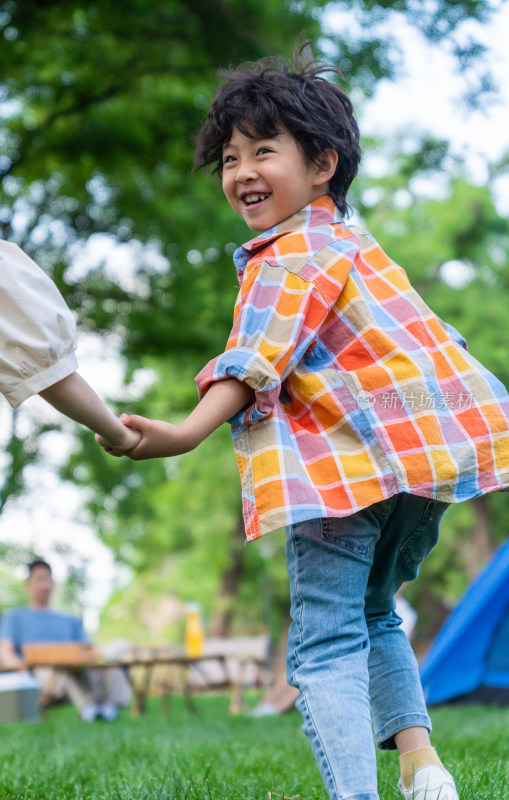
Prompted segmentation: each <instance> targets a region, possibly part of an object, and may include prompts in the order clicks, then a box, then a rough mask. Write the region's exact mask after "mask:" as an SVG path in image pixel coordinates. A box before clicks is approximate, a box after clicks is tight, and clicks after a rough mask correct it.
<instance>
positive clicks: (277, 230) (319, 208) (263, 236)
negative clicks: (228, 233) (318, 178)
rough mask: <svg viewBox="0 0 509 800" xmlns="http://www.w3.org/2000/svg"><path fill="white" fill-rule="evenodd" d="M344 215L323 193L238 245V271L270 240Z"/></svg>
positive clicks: (324, 223) (340, 218) (236, 265)
mask: <svg viewBox="0 0 509 800" xmlns="http://www.w3.org/2000/svg"><path fill="white" fill-rule="evenodd" d="M342 221H343V217H342V216H341V213H340V211H339V209H338V208H337V207H336V206H335V205H334V200H333V199H332V197H329V195H323V197H319V198H318V200H313V202H312V203H310V204H309V205H308V206H305V208H302V209H301V210H300V211H297V213H296V214H292V216H291V217H288V219H285V220H283V222H280V223H279V224H278V225H274V227H273V228H269V230H267V231H264V233H260V234H259V235H258V236H256V237H255V238H254V239H250V240H249V242H246V243H245V244H242V245H241V246H240V247H237V249H236V250H235V252H234V254H233V263H234V264H235V267H236V269H237V273H238V274H239V276H240V274H242V272H243V271H244V269H245V267H246V264H247V262H248V261H249V259H250V258H252V256H253V255H254V254H255V253H256V252H257V251H258V250H262V249H263V248H265V247H267V245H268V244H270V242H273V241H275V240H276V239H279V237H280V236H283V235H284V234H285V233H290V232H292V233H294V232H295V231H300V230H308V229H309V228H317V227H319V226H320V225H332V224H333V223H335V222H342Z"/></svg>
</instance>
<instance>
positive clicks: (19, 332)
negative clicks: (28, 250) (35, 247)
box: [0, 241, 78, 407]
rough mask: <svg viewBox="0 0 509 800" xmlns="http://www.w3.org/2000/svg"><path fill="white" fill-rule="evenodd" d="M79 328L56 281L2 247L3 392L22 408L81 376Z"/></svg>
mask: <svg viewBox="0 0 509 800" xmlns="http://www.w3.org/2000/svg"><path fill="white" fill-rule="evenodd" d="M75 349H76V325H75V322H74V319H73V316H72V314H71V312H70V310H69V308H68V307H67V305H66V303H65V301H64V299H63V297H62V295H61V294H60V292H59V291H58V289H57V287H56V286H55V284H54V283H53V281H52V280H51V279H50V278H49V277H48V276H47V275H46V273H45V272H43V270H42V269H40V267H38V266H37V264H35V263H34V262H33V261H32V259H30V258H29V257H28V256H27V255H26V254H25V253H23V251H22V250H20V248H19V247H17V246H16V245H14V244H11V243H9V242H4V241H0V392H1V393H2V394H3V395H4V396H5V397H6V398H7V400H8V401H9V403H10V404H11V406H13V407H16V406H18V405H19V404H20V403H22V402H23V400H26V398H27V397H30V396H31V395H33V394H37V393H38V392H41V391H42V390H43V389H47V388H48V386H51V385H52V384H53V383H56V382H57V381H59V380H62V379H63V378H66V377H67V376H68V375H70V374H71V373H73V372H75V370H76V369H77V366H78V362H77V359H76V355H75V352H74V351H75Z"/></svg>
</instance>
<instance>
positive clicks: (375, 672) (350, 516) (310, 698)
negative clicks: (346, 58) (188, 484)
mask: <svg viewBox="0 0 509 800" xmlns="http://www.w3.org/2000/svg"><path fill="white" fill-rule="evenodd" d="M197 161H198V164H199V165H201V166H209V165H214V167H215V170H216V171H217V172H218V173H219V174H220V175H221V177H222V184H223V191H224V193H225V196H226V198H227V200H228V202H229V203H230V205H231V206H232V208H233V210H234V211H235V212H236V213H237V214H239V215H240V216H241V217H242V218H243V219H244V220H245V222H246V223H247V224H248V226H249V227H250V228H252V229H253V230H254V231H257V232H258V233H259V235H258V236H257V237H256V238H254V239H252V240H251V241H249V242H247V243H246V244H245V245H243V246H242V247H240V248H238V250H237V251H236V253H235V255H234V261H235V266H236V268H237V274H238V277H239V283H240V291H239V296H238V299H237V303H236V306H235V311H234V322H233V328H232V332H231V334H230V337H229V340H228V343H227V346H226V349H225V352H224V353H223V354H221V355H220V356H218V357H217V358H215V359H214V360H213V361H211V362H210V363H209V364H207V365H206V366H205V368H204V369H203V370H202V371H201V372H200V374H199V375H198V376H197V378H196V382H197V385H198V387H199V390H200V393H201V395H202V399H201V400H200V402H199V403H198V405H197V407H196V408H195V409H194V411H193V412H192V413H191V414H190V415H189V416H188V417H187V419H185V420H184V421H183V422H182V423H180V424H178V425H171V424H170V423H167V422H163V421H157V420H147V419H145V418H143V417H139V416H137V415H133V416H130V417H124V418H123V422H124V424H125V425H127V426H129V427H132V428H135V429H137V430H139V431H141V435H142V438H141V440H140V443H139V444H138V445H137V446H136V447H135V448H134V449H133V450H132V451H131V452H130V453H129V455H130V456H131V457H132V458H134V459H143V458H152V457H154V456H171V455H176V454H179V453H184V452H187V451H189V450H191V449H193V448H194V447H196V446H197V445H198V444H199V443H200V442H201V441H202V440H203V439H204V438H205V437H206V436H208V435H209V434H210V433H211V432H212V431H213V430H215V429H216V428H217V427H218V426H219V425H220V424H222V423H223V422H225V421H226V420H228V421H229V422H230V423H231V426H232V437H233V443H234V448H235V454H236V458H237V463H238V466H239V471H240V475H241V480H242V498H243V512H244V520H245V526H246V534H247V538H248V539H249V540H253V539H257V538H258V537H260V536H261V535H263V534H265V533H267V532H269V531H273V530H276V529H278V528H282V527H284V528H286V536H287V550H286V553H287V564H288V572H289V577H290V593H291V603H292V607H291V614H292V620H293V621H292V625H291V628H290V634H289V642H288V659H287V662H288V681H289V683H290V684H292V685H293V686H295V687H297V688H298V689H299V691H300V696H299V700H298V702H297V707H298V708H299V711H300V713H301V714H302V717H303V720H304V722H303V729H304V731H305V732H306V734H307V735H308V737H309V740H310V743H311V746H312V749H313V753H314V755H315V758H316V761H317V764H318V767H319V769H320V772H321V774H322V777H323V780H324V783H325V786H326V788H327V791H328V793H329V796H330V797H331V800H343V799H344V798H348V800H378V798H379V795H378V790H377V777H376V758H375V750H374V744H373V736H372V725H373V728H374V734H375V740H376V743H377V745H378V746H379V747H380V748H383V749H395V748H397V749H398V750H399V752H400V762H401V778H400V781H399V788H400V790H401V792H402V794H403V796H404V797H405V798H406V799H407V800H410V798H413V800H458V794H457V792H456V788H455V785H454V781H453V779H452V777H451V775H450V774H449V773H448V772H447V771H446V770H445V769H444V768H443V766H442V764H441V762H440V760H439V758H438V756H437V754H436V752H435V750H434V749H433V748H432V747H431V745H430V739H429V732H430V730H431V722H430V719H429V716H428V713H427V710H426V705H425V702H424V698H423V694H422V689H421V685H420V681H419V674H418V669H417V664H416V661H415V657H414V655H413V652H412V649H411V647H410V645H409V643H408V640H407V638H406V636H405V634H404V633H403V632H402V630H401V628H400V623H401V619H400V618H399V617H398V616H397V615H396V613H395V600H394V596H395V593H396V591H397V590H398V588H399V587H400V586H401V584H402V583H403V582H404V581H407V580H411V579H412V578H415V577H416V575H417V573H418V570H419V565H420V563H421V562H422V560H423V559H424V558H425V557H426V555H427V554H428V553H429V551H430V550H431V548H432V547H433V546H434V545H435V543H436V541H437V539H438V528H439V523H440V519H441V517H442V515H443V513H444V511H445V509H446V508H447V505H448V504H449V503H451V502H459V501H461V500H466V499H469V498H471V497H475V496H479V495H480V494H483V493H485V492H491V491H496V490H500V489H504V488H507V486H508V484H509V433H508V428H509V424H508V423H509V397H508V396H507V393H506V391H505V389H504V387H503V386H502V385H501V384H500V382H499V381H497V379H496V378H494V376H492V375H491V374H490V373H489V372H488V371H487V370H485V369H484V368H483V367H482V366H481V365H480V364H479V363H478V362H477V361H476V360H475V359H474V358H473V357H472V356H470V355H469V354H468V352H467V351H466V350H465V348H464V342H463V340H462V339H461V337H460V336H459V334H458V333H457V332H456V331H455V330H454V329H453V328H451V327H449V326H447V325H445V324H444V323H442V322H441V321H440V320H438V319H437V317H436V316H435V315H434V314H433V312H432V311H431V310H430V309H429V308H428V307H427V306H426V305H425V303H424V302H423V300H422V299H421V298H420V297H419V295H418V294H417V293H416V292H415V290H414V289H413V288H412V286H411V285H410V283H409V282H408V279H407V276H406V274H405V272H404V271H403V269H401V267H399V266H398V265H396V264H395V263H394V262H392V261H391V259H390V258H389V257H388V256H387V255H386V254H385V253H384V252H383V251H382V249H381V248H380V247H379V245H378V244H377V243H376V242H375V241H374V240H373V238H372V237H371V236H370V235H369V234H367V233H365V232H363V231H359V230H357V229H355V228H353V227H349V226H347V225H346V224H345V222H344V216H345V214H346V212H347V204H346V193H347V191H348V188H349V186H350V184H351V182H352V180H353V178H354V177H355V175H356V172H357V168H358V164H359V161H360V147H359V132H358V128H357V123H356V120H355V116H354V113H353V109H352V106H351V103H350V101H349V99H348V97H347V96H346V95H345V93H344V92H343V91H342V90H341V89H339V88H338V87H337V86H335V85H333V84H332V83H330V82H328V81H327V80H325V79H324V78H323V77H322V76H321V74H320V70H318V69H317V68H316V67H315V66H314V65H313V64H310V65H308V66H302V65H300V66H298V67H297V70H296V71H295V72H291V71H290V69H289V68H288V67H287V66H286V65H284V64H282V63H280V62H273V61H271V62H263V61H262V62H258V63H256V64H253V65H245V66H244V67H241V68H239V69H238V70H236V71H234V72H232V73H229V74H228V77H227V80H226V82H225V83H224V84H223V86H222V87H221V88H220V89H219V91H218V93H217V95H216V99H215V101H214V103H213V105H212V107H211V109H210V112H209V116H208V119H207V122H206V123H205V126H204V128H203V129H202V131H201V134H200V137H199V139H198V145H197ZM101 443H102V444H103V446H105V447H106V449H108V450H109V452H112V453H113V454H114V455H116V454H117V453H116V451H115V450H114V449H112V448H108V446H107V445H106V443H104V442H101ZM288 768H289V774H291V772H292V765H288Z"/></svg>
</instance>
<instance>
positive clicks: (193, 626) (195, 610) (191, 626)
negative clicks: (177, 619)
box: [185, 603, 205, 658]
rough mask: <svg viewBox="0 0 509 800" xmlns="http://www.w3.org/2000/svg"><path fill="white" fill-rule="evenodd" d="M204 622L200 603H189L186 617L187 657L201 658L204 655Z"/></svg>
mask: <svg viewBox="0 0 509 800" xmlns="http://www.w3.org/2000/svg"><path fill="white" fill-rule="evenodd" d="M204 638H205V637H204V632H203V621H202V618H201V606H200V604H199V603H189V605H188V606H187V616H186V643H185V649H186V656H187V657H188V658H200V656H202V655H203V641H204Z"/></svg>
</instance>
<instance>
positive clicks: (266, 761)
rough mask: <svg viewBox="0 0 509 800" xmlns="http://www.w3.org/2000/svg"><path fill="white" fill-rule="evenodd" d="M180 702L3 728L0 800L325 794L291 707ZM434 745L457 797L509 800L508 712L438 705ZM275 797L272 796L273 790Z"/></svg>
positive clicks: (66, 711) (52, 714) (393, 760)
mask: <svg viewBox="0 0 509 800" xmlns="http://www.w3.org/2000/svg"><path fill="white" fill-rule="evenodd" d="M197 704H198V709H199V714H198V715H196V716H193V715H191V714H189V712H188V711H187V709H186V708H185V706H184V704H183V703H182V701H181V699H180V698H176V699H174V700H173V705H172V709H171V713H170V715H169V716H168V717H165V716H163V715H162V714H161V711H160V707H159V703H158V701H157V700H152V701H151V704H150V711H149V713H148V714H147V715H145V716H143V717H140V718H138V719H135V720H131V719H130V718H129V716H128V712H127V711H125V712H123V714H122V716H121V717H120V719H119V720H117V721H116V722H115V723H113V724H107V723H103V722H95V723H92V724H86V723H83V722H81V721H80V720H79V718H78V716H77V712H76V711H75V710H74V709H73V708H71V707H69V706H66V707H60V708H54V709H51V710H50V711H49V713H48V718H47V720H46V721H45V722H44V723H42V724H40V725H32V724H28V723H23V724H16V725H4V726H0V753H1V777H0V800H14V798H16V800H23V798H27V800H28V798H30V800H32V799H33V800H39V799H40V800H42V799H43V798H44V799H45V800H88V798H93V800H96V799H97V800H99V798H101V799H102V798H105V799H106V798H107V799H108V800H149V799H150V800H197V799H198V798H199V799H200V800H202V798H205V800H209V799H210V800H241V799H242V800H268V793H269V791H270V792H274V793H277V794H279V795H285V796H286V797H291V796H293V795H296V794H299V795H300V796H301V798H302V800H313V799H315V800H318V799H319V800H327V795H326V792H325V790H324V789H323V787H322V784H321V779H320V777H319V774H318V771H317V769H316V766H315V763H314V760H313V757H312V755H311V751H310V748H309V745H308V743H307V740H306V738H305V737H304V734H303V733H302V732H301V731H300V718H299V716H298V714H297V712H295V711H293V712H291V713H290V714H286V715H284V716H282V717H276V718H274V717H273V718H269V717H264V718H258V719H251V718H249V717H244V716H237V717H234V716H231V715H229V714H228V698H226V697H214V698H209V697H199V698H198V700H197ZM432 717H433V722H434V734H433V741H434V744H435V746H436V747H437V749H438V751H439V753H440V755H441V757H442V760H443V761H444V763H445V764H446V766H448V767H449V769H450V770H451V771H452V772H453V773H454V775H455V777H456V779H457V783H458V787H459V793H460V798H461V800H471V799H475V800H508V798H509V767H508V763H509V743H508V732H509V709H494V708H483V707H479V706H474V707H462V708H451V709H446V708H440V709H437V710H435V711H434V712H432ZM398 774H399V773H398V765H397V756H396V755H395V754H394V753H386V752H385V753H380V754H379V781H380V797H381V798H382V800H396V798H400V795H399V792H398V790H397V789H396V781H397V778H398ZM273 796H274V795H273Z"/></svg>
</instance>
